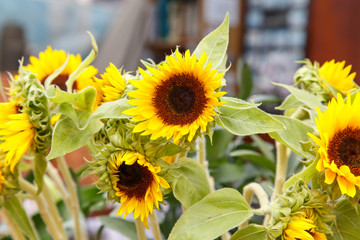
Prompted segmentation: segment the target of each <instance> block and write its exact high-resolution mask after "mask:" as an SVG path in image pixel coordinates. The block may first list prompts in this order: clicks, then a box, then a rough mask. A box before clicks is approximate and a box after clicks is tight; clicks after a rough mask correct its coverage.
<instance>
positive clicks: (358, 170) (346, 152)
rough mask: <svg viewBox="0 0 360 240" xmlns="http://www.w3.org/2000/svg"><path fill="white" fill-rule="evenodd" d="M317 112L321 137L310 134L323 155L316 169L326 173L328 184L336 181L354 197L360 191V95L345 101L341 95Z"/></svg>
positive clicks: (342, 191)
mask: <svg viewBox="0 0 360 240" xmlns="http://www.w3.org/2000/svg"><path fill="white" fill-rule="evenodd" d="M317 112H318V118H317V119H315V121H316V126H317V130H318V133H319V136H315V135H313V134H311V133H309V136H310V137H311V138H312V139H313V140H314V142H315V143H316V146H317V149H318V152H319V155H320V159H319V161H318V163H317V166H316V168H317V170H318V171H319V172H322V171H324V172H325V183H327V184H332V183H334V180H335V179H336V182H337V185H338V186H339V188H340V190H341V193H342V194H347V195H349V196H350V197H354V196H355V194H356V189H357V188H359V187H360V114H359V113H360V94H359V92H357V93H356V94H355V95H354V96H351V95H350V94H348V95H347V99H346V101H344V99H343V98H342V96H341V94H338V96H337V99H335V98H333V99H332V100H331V102H329V104H328V109H327V110H325V111H324V112H321V111H320V110H319V109H318V111H317Z"/></svg>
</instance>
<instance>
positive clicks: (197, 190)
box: [164, 158, 210, 208]
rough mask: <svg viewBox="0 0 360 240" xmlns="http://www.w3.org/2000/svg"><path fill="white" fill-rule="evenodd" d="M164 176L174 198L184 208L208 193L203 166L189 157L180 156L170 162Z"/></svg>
mask: <svg viewBox="0 0 360 240" xmlns="http://www.w3.org/2000/svg"><path fill="white" fill-rule="evenodd" d="M164 178H165V179H166V180H167V181H168V183H169V184H170V186H171V188H172V190H173V194H174V196H175V198H176V199H177V200H179V201H180V202H181V204H183V206H184V207H185V208H189V207H190V206H191V205H193V204H195V203H196V202H198V201H200V200H201V199H202V198H203V197H205V196H206V195H207V194H209V193H210V187H209V183H208V181H207V177H206V173H205V170H204V168H203V167H202V166H201V165H200V164H199V163H198V162H196V161H195V160H194V159H191V158H181V159H179V160H177V161H176V162H174V163H173V164H171V165H170V167H169V169H168V171H167V172H166V173H165V175H164Z"/></svg>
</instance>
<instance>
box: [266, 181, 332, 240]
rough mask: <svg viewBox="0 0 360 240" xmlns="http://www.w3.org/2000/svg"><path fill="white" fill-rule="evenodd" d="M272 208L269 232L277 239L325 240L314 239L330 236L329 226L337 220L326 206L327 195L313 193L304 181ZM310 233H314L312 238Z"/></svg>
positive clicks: (297, 184) (278, 200)
mask: <svg viewBox="0 0 360 240" xmlns="http://www.w3.org/2000/svg"><path fill="white" fill-rule="evenodd" d="M272 209H273V213H272V217H271V220H270V222H269V229H270V234H271V236H272V237H274V238H277V237H280V236H281V237H282V239H293V240H295V239H311V240H314V239H316V240H317V239H326V238H315V237H314V236H317V235H319V236H323V235H324V236H325V234H328V233H331V231H330V228H329V226H328V225H327V224H326V223H327V222H329V221H332V220H333V219H334V217H333V215H332V209H331V207H330V206H329V205H328V204H327V195H326V194H323V193H321V192H319V191H317V190H310V189H309V188H308V187H307V186H306V183H305V182H304V181H303V180H301V179H300V180H299V181H298V182H297V183H296V184H295V185H294V186H291V187H290V188H289V189H287V190H286V192H285V193H284V194H283V195H281V196H280V197H279V198H278V199H277V200H276V201H275V202H274V203H273V204H272ZM309 219H310V220H309ZM293 231H295V232H293ZM307 233H313V234H314V235H313V236H312V237H313V238H310V236H311V234H310V235H308V234H307ZM315 233H316V234H315ZM294 236H296V237H294ZM291 237H293V238H291Z"/></svg>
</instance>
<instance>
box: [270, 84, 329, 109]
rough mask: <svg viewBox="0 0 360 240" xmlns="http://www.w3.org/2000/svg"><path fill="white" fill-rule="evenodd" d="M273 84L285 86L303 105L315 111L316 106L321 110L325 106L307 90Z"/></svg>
mask: <svg viewBox="0 0 360 240" xmlns="http://www.w3.org/2000/svg"><path fill="white" fill-rule="evenodd" d="M275 85H277V86H280V87H283V88H286V89H287V90H288V91H289V92H290V93H291V94H293V95H294V97H295V98H296V99H297V100H299V101H300V102H302V103H303V104H304V105H305V106H308V107H309V108H310V109H312V110H314V111H316V107H318V108H319V109H320V110H321V111H324V110H325V108H326V107H325V106H324V105H323V104H322V103H321V98H319V97H317V96H315V95H313V94H311V93H309V92H308V91H305V90H302V89H299V88H296V87H293V86H289V85H285V84H279V83H275Z"/></svg>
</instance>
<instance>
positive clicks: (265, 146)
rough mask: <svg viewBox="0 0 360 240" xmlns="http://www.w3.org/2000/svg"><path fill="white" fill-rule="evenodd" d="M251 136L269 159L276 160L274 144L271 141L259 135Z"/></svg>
mask: <svg viewBox="0 0 360 240" xmlns="http://www.w3.org/2000/svg"><path fill="white" fill-rule="evenodd" d="M250 137H251V139H252V140H253V141H254V142H255V146H257V147H258V148H259V150H260V151H261V153H262V154H264V156H265V157H266V158H267V159H270V160H271V161H273V162H274V161H275V156H274V153H273V150H274V145H273V144H271V143H269V142H266V141H264V140H263V139H262V138H261V137H259V136H258V135H251V136H250Z"/></svg>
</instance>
